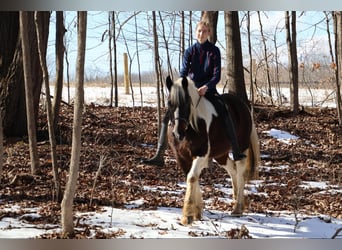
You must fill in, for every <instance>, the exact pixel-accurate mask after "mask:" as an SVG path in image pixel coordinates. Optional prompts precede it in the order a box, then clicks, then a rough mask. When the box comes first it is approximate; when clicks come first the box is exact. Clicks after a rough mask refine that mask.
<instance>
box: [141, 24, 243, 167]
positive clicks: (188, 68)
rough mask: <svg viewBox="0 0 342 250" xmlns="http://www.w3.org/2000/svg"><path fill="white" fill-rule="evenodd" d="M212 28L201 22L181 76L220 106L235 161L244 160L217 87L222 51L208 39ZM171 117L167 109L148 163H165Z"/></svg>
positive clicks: (161, 164)
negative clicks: (187, 78)
mask: <svg viewBox="0 0 342 250" xmlns="http://www.w3.org/2000/svg"><path fill="white" fill-rule="evenodd" d="M209 35H210V28H209V25H208V23H207V22H205V21H200V22H199V23H198V24H197V26H196V38H197V42H196V43H195V44H193V45H192V46H190V47H189V48H188V49H187V50H186V51H185V53H184V57H183V63H182V69H181V71H180V76H181V77H190V78H191V80H193V81H194V83H195V86H196V87H197V88H198V94H199V95H200V96H205V97H206V98H207V99H208V100H209V101H210V102H211V103H212V104H213V105H214V107H215V108H216V110H217V112H218V114H219V115H220V116H221V117H223V121H224V125H225V127H226V128H227V129H225V131H226V133H227V136H228V137H229V138H230V140H231V142H232V149H233V158H234V160H236V161H238V160H242V159H243V158H245V157H246V156H245V155H244V154H243V153H241V152H240V149H239V145H238V141H237V138H236V132H235V127H234V124H233V122H232V120H231V117H230V114H229V112H228V110H227V107H226V105H225V104H224V101H223V100H222V98H221V97H220V95H219V94H218V92H217V90H216V84H217V83H218V82H219V81H220V79H221V54H220V50H219V48H218V47H216V46H215V45H214V44H212V43H210V42H209V41H208V37H209ZM169 120H170V114H169V111H167V112H166V114H165V117H164V120H163V123H162V127H161V132H160V137H159V140H158V148H157V153H156V155H155V156H154V157H152V158H151V159H147V160H143V162H144V163H147V164H151V165H157V166H163V165H164V158H163V155H164V151H165V149H166V147H167V126H168V122H169Z"/></svg>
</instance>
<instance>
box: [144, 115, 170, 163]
mask: <svg viewBox="0 0 342 250" xmlns="http://www.w3.org/2000/svg"><path fill="white" fill-rule="evenodd" d="M166 147H167V123H166V124H165V122H163V123H162V124H161V130H160V136H159V140H158V147H157V153H156V154H155V156H153V157H152V158H150V159H144V160H142V161H141V162H142V163H145V164H149V165H155V166H158V167H162V166H164V152H165V150H166Z"/></svg>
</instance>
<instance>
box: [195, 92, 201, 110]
mask: <svg viewBox="0 0 342 250" xmlns="http://www.w3.org/2000/svg"><path fill="white" fill-rule="evenodd" d="M201 99H202V96H201V95H200V97H199V98H198V101H197V103H196V106H195V108H197V107H198V104H199V103H200V101H201Z"/></svg>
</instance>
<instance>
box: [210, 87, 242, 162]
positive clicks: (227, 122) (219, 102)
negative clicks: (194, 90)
mask: <svg viewBox="0 0 342 250" xmlns="http://www.w3.org/2000/svg"><path fill="white" fill-rule="evenodd" d="M206 97H207V96H206ZM208 97H209V98H208ZM208 97H207V98H208V99H209V101H211V103H213V105H214V106H215V108H216V110H217V112H218V113H219V115H220V116H221V117H222V119H223V122H224V127H225V128H227V129H225V133H226V135H227V136H228V138H230V140H231V143H232V151H233V158H234V161H239V160H242V159H243V158H245V157H246V155H245V154H243V153H242V152H241V151H240V147H239V143H238V140H237V136H236V130H235V126H234V123H233V120H232V118H231V115H230V112H229V111H228V108H227V106H226V104H225V102H224V100H223V99H222V97H221V96H220V95H219V94H218V93H215V94H211V95H208Z"/></svg>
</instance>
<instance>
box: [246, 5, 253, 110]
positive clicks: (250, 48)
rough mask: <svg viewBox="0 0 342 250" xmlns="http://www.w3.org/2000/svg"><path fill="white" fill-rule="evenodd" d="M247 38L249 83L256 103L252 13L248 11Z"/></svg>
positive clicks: (251, 95) (251, 94)
mask: <svg viewBox="0 0 342 250" xmlns="http://www.w3.org/2000/svg"><path fill="white" fill-rule="evenodd" d="M247 40H248V54H249V84H250V97H251V102H252V104H254V84H253V74H254V66H253V55H252V42H251V14H250V12H249V11H247Z"/></svg>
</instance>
